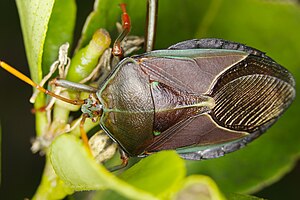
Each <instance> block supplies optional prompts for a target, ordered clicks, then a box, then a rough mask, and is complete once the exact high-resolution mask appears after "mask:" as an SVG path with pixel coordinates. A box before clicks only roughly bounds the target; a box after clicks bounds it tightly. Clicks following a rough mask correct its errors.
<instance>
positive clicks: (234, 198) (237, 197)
mask: <svg viewBox="0 0 300 200" xmlns="http://www.w3.org/2000/svg"><path fill="white" fill-rule="evenodd" d="M227 198H228V200H263V199H262V198H258V197H255V196H250V195H245V194H237V193H231V194H228V195H227Z"/></svg>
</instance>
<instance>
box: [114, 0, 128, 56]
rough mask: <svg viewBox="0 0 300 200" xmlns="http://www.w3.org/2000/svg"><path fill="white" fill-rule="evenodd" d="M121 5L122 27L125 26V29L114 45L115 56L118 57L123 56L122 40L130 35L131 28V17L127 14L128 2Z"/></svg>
mask: <svg viewBox="0 0 300 200" xmlns="http://www.w3.org/2000/svg"><path fill="white" fill-rule="evenodd" d="M120 7H121V9H122V12H123V14H122V27H123V31H122V32H121V34H120V35H119V36H118V38H117V39H116V41H115V43H114V45H113V50H112V53H113V55H114V56H116V57H120V58H121V57H123V53H124V52H123V50H122V47H121V42H122V40H123V39H124V38H125V37H126V36H127V35H128V33H129V32H130V28H131V24H130V17H129V15H128V14H127V11H126V4H124V3H122V4H120Z"/></svg>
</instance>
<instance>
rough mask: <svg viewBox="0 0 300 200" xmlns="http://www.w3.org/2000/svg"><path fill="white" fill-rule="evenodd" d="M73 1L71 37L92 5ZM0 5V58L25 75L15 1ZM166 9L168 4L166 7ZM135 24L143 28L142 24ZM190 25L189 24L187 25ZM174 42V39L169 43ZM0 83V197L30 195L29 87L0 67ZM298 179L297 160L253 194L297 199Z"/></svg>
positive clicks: (36, 176) (33, 174) (38, 163)
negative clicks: (74, 18) (74, 21)
mask: <svg viewBox="0 0 300 200" xmlns="http://www.w3.org/2000/svg"><path fill="white" fill-rule="evenodd" d="M161 1H163V0H161ZM77 2H78V23H77V27H76V33H77V34H76V35H77V36H76V38H75V41H76V40H77V38H78V35H79V34H80V31H81V28H82V25H83V23H84V20H85V17H86V16H87V15H88V13H89V12H90V11H91V10H92V7H93V1H84V0H81V1H80V0H77ZM0 8H2V9H1V12H0V23H1V31H0V36H1V37H0V40H1V42H0V59H3V60H5V61H7V62H8V63H10V64H11V65H13V66H15V67H16V68H17V69H19V70H20V71H22V72H24V73H25V74H27V75H29V70H28V67H27V62H26V57H25V50H24V45H23V41H22V33H21V29H20V24H19V19H18V13H17V9H16V5H15V2H14V1H11V0H10V1H9V0H2V1H1V2H0ZM170 9H172V8H171V7H170ZM175 12H176V11H175ZM159 17H167V16H159ZM194 20H196V19H194ZM274 23H277V22H274ZM278 26H280V24H278ZM299 26H300V22H299ZM170 27H171V28H170ZM170 27H169V29H173V30H174V29H175V28H176V23H174V24H172V25H171V24H170ZM174 27H175V28H174ZM135 28H137V27H135ZM139 28H141V29H143V28H144V26H141V27H139ZM177 28H179V29H180V30H179V31H185V30H183V29H181V28H180V27H177ZM191 29H193V28H192V27H191ZM167 30H168V29H167ZM186 35H187V37H188V35H189V34H188V33H186ZM157 37H159V35H157ZM220 37H221V36H220ZM224 37H225V36H224ZM226 37H228V36H226ZM185 39H189V38H182V40H185ZM190 39H191V38H190ZM299 39H300V36H299ZM175 42H177V41H174V42H173V43H175ZM169 45H171V43H170V44H159V46H161V47H167V46H169ZM287 45H288V44H287ZM296 59H299V58H296ZM0 84H1V86H0V90H1V91H0V92H1V103H0V106H1V107H0V114H1V115H0V120H1V127H2V145H1V148H2V149H1V150H2V157H1V159H2V166H1V171H2V172H1V174H2V180H1V196H0V199H23V198H25V197H32V195H33V193H34V191H35V189H36V187H37V186H38V184H39V181H40V178H41V173H42V170H43V162H44V158H43V157H40V156H39V155H33V154H32V153H31V151H30V146H31V144H30V140H31V138H33V137H34V135H35V130H34V126H35V125H34V115H32V114H31V113H30V109H31V108H32V105H31V104H30V103H29V101H28V100H29V98H30V96H31V91H32V88H31V87H30V86H28V85H26V84H24V83H23V82H21V81H20V80H17V79H16V78H15V77H13V76H11V75H9V74H8V73H7V72H5V71H3V70H0ZM12 105H14V106H12ZM279 148H280V147H279ZM279 159H280V158H279ZM254 173H255V172H254ZM299 183H300V163H299V162H298V165H297V167H296V168H295V169H294V170H293V171H292V172H291V173H289V174H288V175H286V176H285V177H284V178H283V179H282V180H281V181H279V182H277V183H275V184H273V185H272V186H269V187H267V188H265V189H264V190H262V191H260V192H258V193H257V194H256V195H257V196H259V197H264V198H268V199H299V198H300V192H299V189H298V188H299Z"/></svg>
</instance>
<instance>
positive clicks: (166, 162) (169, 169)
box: [120, 151, 185, 195]
mask: <svg viewBox="0 0 300 200" xmlns="http://www.w3.org/2000/svg"><path fill="white" fill-rule="evenodd" d="M184 177H185V165H184V161H183V160H182V159H181V158H179V156H178V155H177V154H176V153H175V152H173V151H171V152H167V151H164V152H160V153H159V154H158V153H157V154H153V155H151V156H149V157H148V158H144V159H142V160H141V161H140V162H139V163H138V164H136V165H134V166H133V167H131V168H129V169H128V170H127V171H125V172H124V173H123V174H122V175H121V176H120V178H121V179H123V180H124V181H126V182H127V183H129V184H131V185H132V186H134V187H136V188H139V189H142V190H145V191H148V192H151V193H152V194H154V195H159V194H160V195H161V194H164V193H168V192H170V191H172V190H174V189H175V188H176V186H177V184H178V183H179V182H180V181H181V180H182V179H183V178H184Z"/></svg>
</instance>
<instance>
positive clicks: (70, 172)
mask: <svg viewBox="0 0 300 200" xmlns="http://www.w3.org/2000/svg"><path fill="white" fill-rule="evenodd" d="M50 160H51V163H52V165H53V168H54V170H55V172H56V174H57V175H58V176H59V177H60V178H61V179H62V180H63V181H64V182H65V183H66V184H67V185H68V186H69V187H71V188H73V189H74V190H76V191H82V190H100V189H101V190H105V189H110V190H113V191H115V192H117V193H119V194H121V195H122V196H125V197H127V198H130V199H157V197H155V196H161V195H166V193H167V192H170V191H171V190H172V189H173V188H174V187H176V184H178V182H179V181H181V180H182V178H183V177H184V173H185V171H184V162H183V161H182V160H181V159H180V158H179V157H178V156H177V155H176V153H175V152H162V153H160V154H155V155H153V156H149V157H148V158H146V159H143V160H142V161H141V162H140V163H138V164H136V165H135V166H134V167H132V168H131V169H130V170H128V171H126V172H124V174H122V176H121V179H123V180H125V179H126V181H127V182H128V183H126V182H124V181H122V180H121V179H118V178H117V177H116V176H114V175H113V174H111V173H110V172H108V171H107V170H106V169H105V168H104V167H103V166H101V165H98V164H97V163H96V162H95V161H94V160H93V158H92V156H91V155H90V154H89V153H88V151H87V150H86V149H85V148H84V147H83V144H82V142H81V141H80V140H79V139H77V138H76V137H74V136H71V135H67V134H65V135H62V136H60V137H58V138H57V139H56V140H55V141H54V142H53V144H52V145H51V149H50ZM170 162H172V165H170ZM160 169H162V170H160ZM148 172H149V173H148ZM175 172H176V173H175ZM161 177H163V178H164V179H165V180H162V179H161ZM151 178H153V179H152V181H151ZM146 190H147V191H146Z"/></svg>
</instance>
